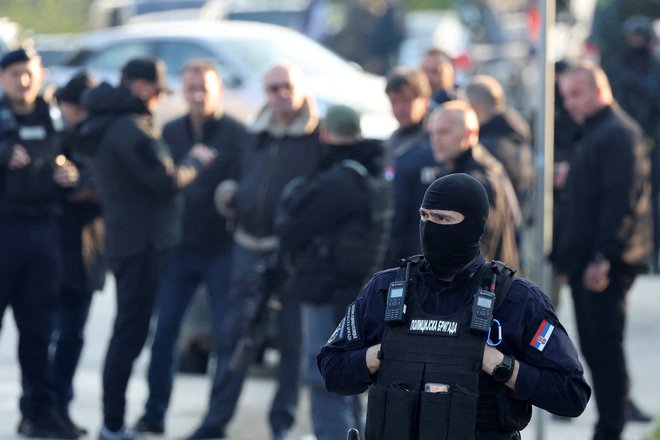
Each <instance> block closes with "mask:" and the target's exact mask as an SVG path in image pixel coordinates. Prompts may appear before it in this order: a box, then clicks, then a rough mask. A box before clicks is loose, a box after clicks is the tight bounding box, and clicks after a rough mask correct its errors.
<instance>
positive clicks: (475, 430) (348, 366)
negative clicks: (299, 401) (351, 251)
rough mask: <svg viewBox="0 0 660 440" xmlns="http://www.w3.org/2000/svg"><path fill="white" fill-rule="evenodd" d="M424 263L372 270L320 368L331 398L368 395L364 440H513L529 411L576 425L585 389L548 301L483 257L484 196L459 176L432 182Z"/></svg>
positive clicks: (423, 234) (414, 260) (426, 203)
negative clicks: (536, 410)
mask: <svg viewBox="0 0 660 440" xmlns="http://www.w3.org/2000/svg"><path fill="white" fill-rule="evenodd" d="M419 212H420V218H421V220H420V239H421V245H422V249H423V253H424V255H423V256H422V255H419V256H414V257H410V258H407V259H405V260H403V262H402V265H401V267H400V268H394V269H389V270H386V271H383V272H379V273H377V274H376V275H374V277H373V278H372V279H371V280H370V281H369V282H368V283H367V284H366V286H365V287H364V288H363V289H362V291H361V292H360V294H359V295H358V297H357V299H356V300H355V301H354V302H353V303H352V304H351V305H349V306H348V308H347V310H346V315H345V317H344V319H343V320H342V321H341V322H340V323H339V326H338V327H337V329H336V330H335V332H334V333H333V334H332V336H331V337H330V340H329V341H328V343H327V344H326V345H325V346H323V347H322V348H321V352H320V354H319V355H318V357H317V363H318V366H319V369H320V371H321V375H322V376H323V378H324V380H325V384H326V386H327V388H328V390H329V391H331V392H335V393H340V394H358V393H361V392H363V391H365V390H367V389H369V407H368V410H367V423H366V438H367V440H369V439H397V440H407V439H410V440H412V439H422V438H448V439H474V438H479V439H480V440H483V439H488V440H491V439H492V440H495V439H498V440H499V439H519V438H520V433H519V431H521V430H522V429H523V428H525V426H526V425H527V423H528V422H529V420H530V417H531V411H532V408H531V407H532V405H534V406H538V407H540V408H543V409H545V410H547V411H550V412H552V413H555V414H560V415H563V416H567V417H577V416H579V415H580V414H581V413H582V411H583V410H584V408H585V406H586V404H587V402H588V400H589V397H590V395H591V390H590V388H589V386H588V385H587V383H586V381H585V379H584V375H583V373H584V370H583V368H582V365H581V364H580V362H579V360H578V355H577V351H576V349H575V346H574V345H573V343H572V342H571V340H570V338H569V337H568V335H567V334H566V331H565V330H564V328H563V326H562V325H561V323H560V322H559V320H558V318H557V315H556V314H555V311H554V309H553V307H552V305H551V304H550V302H549V300H548V299H547V297H546V296H545V294H544V293H543V292H541V290H540V289H539V288H538V287H537V286H535V285H533V284H532V283H531V282H530V281H528V280H525V279H523V278H517V277H514V275H513V274H514V271H513V270H511V269H509V268H508V267H506V266H505V265H504V264H502V263H499V262H486V261H485V260H484V258H483V257H482V255H481V250H480V246H481V236H482V234H483V232H484V228H485V225H486V221H487V219H488V212H489V203H488V195H487V193H486V190H485V189H484V187H483V186H482V185H481V184H480V183H479V182H478V181H477V180H476V179H474V178H473V177H471V176H469V175H467V174H461V173H457V174H451V175H448V176H445V177H442V178H440V179H438V180H436V181H435V182H433V183H432V184H431V186H430V187H429V188H428V190H427V191H426V193H425V195H424V199H423V201H422V206H421V208H420V210H419Z"/></svg>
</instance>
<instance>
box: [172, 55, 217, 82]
mask: <svg viewBox="0 0 660 440" xmlns="http://www.w3.org/2000/svg"><path fill="white" fill-rule="evenodd" d="M187 72H193V73H199V74H201V75H204V74H205V73H207V72H213V73H215V74H216V75H217V77H218V78H220V77H221V75H220V71H219V70H218V67H217V66H216V65H215V63H213V61H211V60H207V59H205V58H195V59H193V60H190V61H188V62H187V63H186V65H185V66H183V70H181V75H183V74H185V73H187Z"/></svg>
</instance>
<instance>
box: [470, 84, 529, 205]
mask: <svg viewBox="0 0 660 440" xmlns="http://www.w3.org/2000/svg"><path fill="white" fill-rule="evenodd" d="M465 96H466V97H467V99H468V102H469V103H470V105H471V106H472V108H473V109H474V112H475V113H476V114H477V119H479V143H480V144H481V145H483V146H484V147H486V149H487V150H488V151H489V152H490V154H492V155H493V156H495V158H496V159H497V160H499V161H500V163H502V165H503V166H504V169H505V171H506V173H507V175H508V176H509V179H511V184H513V188H514V189H515V190H516V195H517V196H518V202H520V204H521V205H525V202H526V201H527V199H528V198H529V193H530V191H531V190H532V189H533V188H532V187H533V184H534V164H533V163H532V147H531V144H530V141H531V133H530V129H529V124H527V121H525V120H524V119H523V118H522V116H520V114H518V112H516V111H515V110H514V109H511V108H507V106H506V96H505V95H504V89H503V88H502V85H501V84H500V83H499V81H497V80H496V79H495V78H493V77H492V76H488V75H477V76H474V77H473V78H472V79H471V80H470V83H469V84H468V85H467V87H466V88H465Z"/></svg>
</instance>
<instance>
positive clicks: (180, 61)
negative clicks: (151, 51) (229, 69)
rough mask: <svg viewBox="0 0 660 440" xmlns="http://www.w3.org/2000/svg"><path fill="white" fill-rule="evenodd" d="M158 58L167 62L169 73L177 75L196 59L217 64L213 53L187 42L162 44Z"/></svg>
mask: <svg viewBox="0 0 660 440" xmlns="http://www.w3.org/2000/svg"><path fill="white" fill-rule="evenodd" d="M158 57H159V58H161V59H162V60H163V61H165V64H166V65H167V72H168V73H171V74H176V75H178V74H180V73H181V71H182V70H183V67H184V66H185V65H186V64H187V63H188V62H189V61H190V60H194V59H196V58H204V59H207V60H210V61H213V62H217V60H216V57H215V56H214V55H213V54H212V53H211V52H209V51H208V50H206V49H204V48H203V47H201V46H199V45H198V44H195V43H191V42H187V41H164V42H161V43H160V45H159V46H158ZM221 73H222V72H221Z"/></svg>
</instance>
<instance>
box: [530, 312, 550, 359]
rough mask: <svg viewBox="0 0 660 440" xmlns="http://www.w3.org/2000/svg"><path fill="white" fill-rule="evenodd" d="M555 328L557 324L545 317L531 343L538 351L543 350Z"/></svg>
mask: <svg viewBox="0 0 660 440" xmlns="http://www.w3.org/2000/svg"><path fill="white" fill-rule="evenodd" d="M554 330H555V326H554V325H552V324H550V323H549V322H548V321H546V320H545V319H544V320H543V322H542V323H541V325H540V326H539V328H538V330H536V334H534V337H533V338H532V341H531V342H530V343H529V345H531V346H532V347H534V348H536V349H537V350H538V351H543V349H544V348H545V346H546V344H547V343H548V340H549V339H550V336H551V335H552V332H553V331H554Z"/></svg>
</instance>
